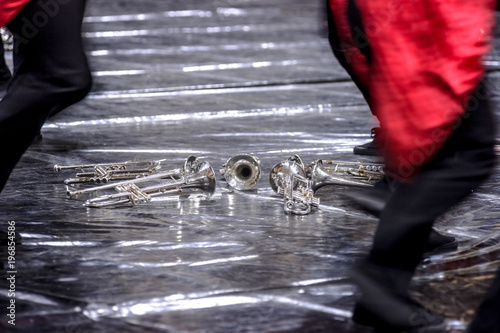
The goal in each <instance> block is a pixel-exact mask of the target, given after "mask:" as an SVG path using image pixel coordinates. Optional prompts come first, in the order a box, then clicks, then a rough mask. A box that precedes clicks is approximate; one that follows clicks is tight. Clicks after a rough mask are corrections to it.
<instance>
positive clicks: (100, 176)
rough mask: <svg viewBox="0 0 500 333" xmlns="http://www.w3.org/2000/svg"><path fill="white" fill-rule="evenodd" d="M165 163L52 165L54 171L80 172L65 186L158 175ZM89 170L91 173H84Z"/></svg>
mask: <svg viewBox="0 0 500 333" xmlns="http://www.w3.org/2000/svg"><path fill="white" fill-rule="evenodd" d="M163 161H165V160H164V159H163V160H157V161H140V162H132V161H126V162H118V163H101V164H84V165H57V164H56V165H54V171H55V172H59V171H63V170H74V169H77V170H81V171H82V172H80V173H77V174H76V177H75V178H68V179H66V180H64V183H65V184H66V185H70V184H78V183H96V184H100V183H107V182H108V181H110V180H127V179H134V178H139V177H145V176H150V175H153V174H155V173H158V172H159V170H160V168H161V163H162V162H163ZM85 169H91V170H92V171H90V170H89V171H86V170H85Z"/></svg>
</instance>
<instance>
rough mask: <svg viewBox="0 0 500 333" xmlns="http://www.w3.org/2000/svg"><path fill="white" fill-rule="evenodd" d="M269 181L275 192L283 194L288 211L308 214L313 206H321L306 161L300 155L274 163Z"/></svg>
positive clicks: (285, 207)
mask: <svg viewBox="0 0 500 333" xmlns="http://www.w3.org/2000/svg"><path fill="white" fill-rule="evenodd" d="M269 183H270V185H271V188H272V189H273V191H274V192H276V193H278V194H280V195H282V196H283V200H284V210H285V212H286V213H289V214H297V215H306V214H309V213H310V211H311V207H312V206H314V207H318V206H319V201H320V200H319V199H318V198H315V197H314V191H313V190H312V189H311V187H310V181H309V180H308V179H307V177H306V171H305V169H304V163H303V162H302V159H301V158H300V157H299V156H298V155H293V156H291V157H289V158H288V159H287V160H286V161H283V162H280V163H278V164H276V165H274V166H273V168H272V169H271V173H270V174H269Z"/></svg>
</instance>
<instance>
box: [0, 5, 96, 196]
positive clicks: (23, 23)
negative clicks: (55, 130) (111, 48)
mask: <svg viewBox="0 0 500 333" xmlns="http://www.w3.org/2000/svg"><path fill="white" fill-rule="evenodd" d="M84 10H85V0H40V1H30V2H29V3H28V4H27V5H26V7H25V8H24V9H23V10H22V11H21V12H20V13H19V15H18V16H17V17H16V18H15V19H14V20H13V21H12V22H11V23H10V24H9V26H8V28H9V29H10V31H11V32H12V33H13V35H14V51H13V52H14V73H13V77H12V79H11V84H10V87H9V90H8V92H7V94H6V95H5V96H4V98H3V99H2V100H1V101H0V142H4V143H6V142H8V143H9V144H4V145H2V146H1V147H0V156H2V159H1V165H0V190H1V189H2V188H3V186H4V185H5V183H6V181H7V179H8V177H9V175H10V173H11V171H12V169H13V168H14V166H15V165H16V163H17V162H18V160H19V158H20V157H21V156H22V154H23V153H24V151H25V150H26V149H27V148H28V146H29V145H30V144H31V142H32V140H33V138H34V137H35V136H36V135H37V134H38V133H39V131H40V128H41V127H42V125H43V123H44V122H45V120H46V119H47V117H48V116H49V115H52V114H55V113H57V112H59V111H61V110H63V109H64V108H66V107H68V106H69V105H71V104H73V103H75V102H77V101H79V100H81V99H82V98H83V97H84V96H86V94H87V93H88V91H89V90H90V85H91V77H90V71H89V68H88V64H87V59H86V56H85V54H84V50H83V45H82V39H81V24H82V20H83V14H84Z"/></svg>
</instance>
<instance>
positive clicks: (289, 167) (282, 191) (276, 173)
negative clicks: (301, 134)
mask: <svg viewBox="0 0 500 333" xmlns="http://www.w3.org/2000/svg"><path fill="white" fill-rule="evenodd" d="M164 161H165V160H164V159H163V160H156V161H139V162H133V161H126V162H120V163H103V164H85V165H68V166H62V165H55V166H54V171H56V172H61V171H66V170H80V171H81V172H78V173H77V174H76V176H75V177H73V178H68V179H66V180H64V183H65V184H66V189H67V192H66V193H67V196H68V197H69V198H77V197H79V196H81V195H93V196H94V197H92V198H89V199H87V200H86V201H85V203H84V205H85V206H87V207H96V208H97V207H108V206H119V205H136V204H142V203H147V202H150V201H151V199H152V197H155V196H166V195H179V196H189V195H191V194H199V195H201V196H202V197H204V198H210V197H211V196H212V195H213V194H214V193H215V190H216V183H217V181H216V177H215V173H214V170H213V168H212V167H211V166H210V164H209V163H208V162H206V161H202V160H199V159H198V158H197V157H196V156H193V155H191V156H189V157H188V158H187V159H186V160H185V162H184V165H183V166H182V167H180V168H177V169H173V170H162V162H164ZM261 173H262V171H261V165H260V160H259V158H258V157H256V156H253V155H251V154H246V153H240V154H236V155H234V156H232V157H230V158H229V159H228V160H227V161H226V162H225V163H223V164H222V169H221V170H220V174H221V175H222V176H223V178H224V179H225V181H226V182H227V185H228V186H230V187H231V188H234V189H236V190H240V191H248V190H253V189H254V188H255V187H256V186H257V184H258V182H259V180H260V178H261ZM383 178H384V167H383V165H382V164H366V163H358V162H344V161H330V160H320V159H318V160H315V161H313V162H312V163H310V164H308V165H305V164H304V163H303V162H302V159H301V158H300V157H299V156H298V155H293V156H290V157H289V158H288V159H287V160H285V161H281V162H279V163H277V164H275V165H274V166H273V167H272V169H271V171H270V174H269V184H270V185H271V188H272V190H273V191H274V192H275V193H276V194H278V195H280V196H281V197H282V198H283V203H284V211H285V212H286V213H288V214H296V215H306V214H309V213H310V212H311V209H312V207H316V208H318V207H319V204H320V199H319V198H317V197H316V196H315V192H316V191H317V190H318V189H319V188H321V187H323V186H327V185H341V186H356V187H366V186H373V184H374V183H375V182H376V181H379V180H381V179H383ZM88 184H91V185H94V184H99V185H96V186H90V187H87V186H84V185H88ZM82 186H83V187H82ZM110 190H111V191H114V192H113V193H107V192H108V191H110Z"/></svg>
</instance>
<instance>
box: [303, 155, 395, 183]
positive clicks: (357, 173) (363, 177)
mask: <svg viewBox="0 0 500 333" xmlns="http://www.w3.org/2000/svg"><path fill="white" fill-rule="evenodd" d="M318 161H321V163H322V164H323V165H322V169H323V170H324V171H325V172H327V173H329V174H335V175H338V176H343V177H345V178H348V179H351V180H354V181H360V182H365V183H368V184H372V183H374V182H376V181H378V180H381V179H383V178H384V177H385V173H384V165H383V164H379V163H361V162H345V161H332V160H316V161H314V162H313V163H311V164H309V165H307V167H306V169H307V170H306V172H307V174H308V177H309V178H310V174H311V172H312V170H313V169H314V166H315V165H316V162H318Z"/></svg>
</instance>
